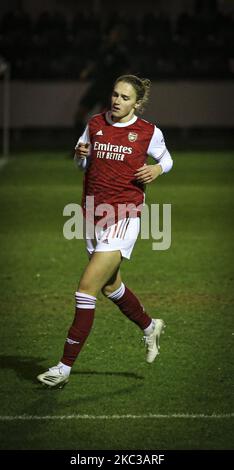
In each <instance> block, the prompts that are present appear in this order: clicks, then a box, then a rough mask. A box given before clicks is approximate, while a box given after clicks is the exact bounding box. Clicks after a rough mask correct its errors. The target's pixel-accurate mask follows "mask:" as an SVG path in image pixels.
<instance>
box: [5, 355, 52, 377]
mask: <svg viewBox="0 0 234 470" xmlns="http://www.w3.org/2000/svg"><path fill="white" fill-rule="evenodd" d="M43 361H45V358H44V357H29V356H3V355H2V356H0V368H1V369H12V370H14V371H15V372H16V374H17V375H18V377H21V378H24V379H27V380H30V381H32V377H35V376H36V375H38V374H39V373H40V372H41V370H42V362H43Z"/></svg>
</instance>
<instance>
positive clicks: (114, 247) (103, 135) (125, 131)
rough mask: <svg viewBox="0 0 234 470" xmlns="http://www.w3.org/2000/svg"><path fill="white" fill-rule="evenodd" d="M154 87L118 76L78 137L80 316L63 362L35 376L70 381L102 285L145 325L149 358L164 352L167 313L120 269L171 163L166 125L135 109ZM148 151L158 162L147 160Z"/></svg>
mask: <svg viewBox="0 0 234 470" xmlns="http://www.w3.org/2000/svg"><path fill="white" fill-rule="evenodd" d="M149 88H150V81H149V80H147V79H140V78H138V77H136V76H134V75H123V76H121V77H119V78H117V80H116V82H115V83H114V87H113V92H112V96H111V109H110V111H108V112H106V113H101V114H97V115H95V116H93V117H92V118H91V119H90V120H89V122H88V125H87V126H86V129H85V131H84V133H83V135H82V136H81V137H80V138H79V140H78V142H77V145H76V148H75V159H76V161H77V164H78V166H80V167H81V168H83V170H84V171H85V177H84V192H83V203H82V204H83V211H84V217H85V219H86V243H87V250H88V253H89V262H88V264H87V266H86V268H85V270H84V272H83V274H82V276H81V279H80V282H79V285H78V290H77V292H76V293H75V298H76V310H75V317H74V320H73V323H72V325H71V327H70V329H69V331H68V336H67V339H66V342H65V345H64V352H63V356H62V358H61V360H60V362H59V363H58V365H56V366H54V367H51V368H50V369H49V370H48V371H46V372H45V373H43V374H40V375H39V376H38V377H37V378H38V380H39V381H40V382H42V383H43V384H44V385H46V386H48V387H57V388H62V387H63V386H64V385H65V384H66V383H67V382H68V379H69V375H70V372H71V368H72V366H73V364H74V362H75V360H76V358H77V356H78V354H79V352H80V350H81V348H82V347H83V345H84V343H85V341H86V339H87V337H88V335H89V333H90V330H91V328H92V324H93V319H94V312H95V304H96V298H97V294H98V292H99V291H102V292H103V294H104V295H105V296H106V297H107V298H108V299H110V300H111V301H112V302H114V303H115V304H116V305H117V306H118V307H119V309H120V310H121V312H122V313H123V314H124V315H126V316H127V317H128V318H129V320H131V321H133V322H134V323H136V324H137V325H138V326H139V327H140V329H141V330H142V332H143V338H144V341H145V345H146V353H147V354H146V361H147V362H148V363H152V362H153V361H154V360H155V358H156V356H157V355H158V353H159V338H160V335H161V333H162V331H163V329H164V326H165V324H164V321H163V320H161V319H153V318H151V316H150V315H148V314H147V313H146V311H145V310H144V307H143V306H142V305H141V303H140V302H139V300H138V299H137V297H136V296H135V294H134V293H133V292H131V291H130V290H129V289H128V287H127V286H126V285H125V284H124V283H123V282H122V279H121V273H120V266H121V262H122V260H123V258H127V259H129V258H130V256H131V252H132V250H133V247H134V244H135V241H136V239H137V236H138V233H139V225H140V224H139V220H140V219H139V216H140V211H141V208H142V205H143V202H144V186H145V184H148V183H151V182H152V181H154V180H155V179H156V178H157V177H158V176H159V175H161V174H162V173H166V172H168V171H169V170H170V169H171V167H172V164H173V162H172V159H171V156H170V154H169V152H168V150H167V148H166V146H165V142H164V138H163V134H162V132H161V131H160V129H158V128H157V127H156V126H155V125H154V124H152V123H150V122H147V121H145V120H143V119H140V118H139V117H138V116H137V115H136V114H135V113H140V112H141V111H142V109H143V107H144V105H145V104H146V102H147V100H148V95H149ZM148 155H151V156H152V157H153V158H154V159H155V161H156V163H155V164H153V165H146V159H147V156H148ZM90 200H91V202H92V203H90ZM126 207H127V209H126ZM104 214H105V215H104ZM92 229H93V230H92ZM91 232H92V233H91Z"/></svg>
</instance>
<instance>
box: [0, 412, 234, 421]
mask: <svg viewBox="0 0 234 470" xmlns="http://www.w3.org/2000/svg"><path fill="white" fill-rule="evenodd" d="M230 418H234V413H226V414H225V413H224V414H216V413H212V414H210V415H208V414H184V413H181V414H180V413H178V414H177V413H175V414H174V413H173V414H148V415H99V416H95V415H61V416H59V415H58V416H56V415H51V416H50V415H47V416H36V415H19V416H0V421H33V420H35V421H38V420H39V421H42V420H72V419H74V420H79V419H81V420H82V419H87V420H111V419H119V420H120V419H230Z"/></svg>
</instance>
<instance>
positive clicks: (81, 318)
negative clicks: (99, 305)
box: [60, 292, 96, 367]
mask: <svg viewBox="0 0 234 470" xmlns="http://www.w3.org/2000/svg"><path fill="white" fill-rule="evenodd" d="M75 297H76V311H75V317H74V320H73V323H72V326H71V328H70V329H69V331H68V337H67V339H66V342H65V345H64V351H63V357H62V358H61V359H60V361H61V362H62V363H63V364H65V365H67V366H70V367H72V365H73V364H74V362H75V360H76V358H77V356H78V354H79V352H80V351H81V349H82V347H83V345H84V343H85V341H86V339H87V338H88V336H89V333H90V331H91V328H92V325H93V320H94V313H95V302H96V297H93V296H92V295H88V294H83V293H81V292H76V295H75Z"/></svg>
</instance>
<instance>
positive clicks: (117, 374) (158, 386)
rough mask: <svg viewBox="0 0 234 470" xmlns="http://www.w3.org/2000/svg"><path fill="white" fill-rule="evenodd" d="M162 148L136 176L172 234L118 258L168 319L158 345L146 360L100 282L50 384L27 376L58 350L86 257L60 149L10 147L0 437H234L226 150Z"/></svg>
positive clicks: (230, 165) (76, 183) (222, 443)
mask: <svg viewBox="0 0 234 470" xmlns="http://www.w3.org/2000/svg"><path fill="white" fill-rule="evenodd" d="M173 156H174V162H175V164H174V169H173V170H172V171H171V172H170V173H169V174H168V175H165V176H162V177H160V178H158V180H157V181H156V182H155V183H153V184H151V185H150V187H148V189H147V202H148V203H160V204H163V203H171V204H172V245H171V248H170V249H169V250H168V251H161V252H160V251H152V248H151V246H152V240H140V239H139V240H138V242H137V244H136V246H135V249H134V251H133V256H132V259H131V261H130V262H124V264H123V267H122V274H123V278H124V281H125V282H126V284H127V285H128V286H129V287H130V288H131V289H133V290H134V291H135V292H136V294H137V295H138V296H139V298H140V300H141V301H142V303H144V306H145V308H146V310H147V311H148V312H149V313H151V314H152V315H153V316H156V317H157V316H159V317H162V318H163V319H164V320H165V322H166V324H167V328H166V334H165V335H164V336H163V337H162V340H161V354H160V356H159V357H158V358H157V359H156V361H155V363H153V364H152V365H148V364H146V363H145V351H144V347H143V345H142V343H141V341H140V340H141V332H140V331H139V330H138V329H137V327H136V326H135V325H134V324H131V323H130V322H129V321H128V320H127V319H126V318H125V317H124V316H123V315H122V314H121V313H120V312H119V311H118V309H117V308H116V307H115V306H113V304H111V303H110V302H108V300H106V299H105V298H104V297H102V296H101V295H100V296H99V299H98V302H97V309H96V318H95V323H94V328H93V330H92V332H91V335H90V337H89V339H88V342H87V344H86V347H85V348H84V349H83V351H82V353H81V354H80V356H79V359H78V360H77V362H76V364H75V366H74V369H73V373H72V375H71V379H70V382H69V384H68V385H67V386H66V387H65V388H64V389H63V390H56V391H51V390H44V389H43V388H41V386H40V384H38V383H37V382H36V380H35V377H36V376H37V374H39V373H40V372H42V371H44V370H45V369H46V368H47V367H48V366H51V365H54V364H56V362H57V360H58V359H59V358H60V355H61V352H62V349H63V343H64V339H65V337H66V333H67V329H68V327H69V325H70V322H71V320H72V318H73V311H74V292H75V290H76V285H77V281H78V279H79V277H80V274H81V272H82V270H83V268H84V266H85V263H86V253H85V249H84V243H83V241H82V240H72V241H67V240H65V239H64V237H63V231H62V229H63V224H64V222H65V220H66V219H65V218H64V217H63V208H64V206H65V204H68V203H70V202H75V203H79V202H80V197H81V191H82V176H81V174H80V173H79V172H78V171H77V170H76V169H75V167H74V166H73V162H72V161H71V160H69V159H68V158H66V157H65V154H63V153H54V154H53V153H44V154H39V153H37V154H27V155H17V156H13V157H12V158H11V159H10V161H9V163H8V164H7V165H6V166H5V167H3V168H2V169H1V171H0V197H1V204H0V211H1V215H0V220H1V233H0V243H1V254H0V263H1V271H0V291H1V304H0V308H1V316H0V370H1V392H0V394H1V395H0V396H1V402H0V403H1V412H0V415H1V417H0V430H1V439H0V443H1V444H0V446H1V449H101V450H102V449H147V450H150V449H230V448H233V441H234V439H233V438H234V432H233V417H234V414H233V411H234V409H233V408H234V406H233V396H234V394H233V391H234V390H233V341H234V321H233V292H234V286H233V280H234V274H233V246H232V242H233V237H234V233H233V232H234V231H233V229H234V223H233V200H234V199H233V192H232V188H233V169H234V154H233V153H231V152H205V153H185V152H184V153H182V152H180V153H179V152H177V153H175V154H174V155H173ZM150 414H152V415H154V417H151V418H150ZM181 414H182V415H186V416H187V415H188V416H187V417H185V416H184V417H180V416H178V415H181ZM126 415H128V417H126ZM156 415H163V416H161V417H160V416H158V417H156ZM191 415H194V416H193V417H192V416H191ZM211 415H212V416H213V417H211ZM72 416H73V417H72ZM79 416H80V418H79ZM114 416H115V417H114ZM124 416H125V417H124ZM100 417H103V418H102V419H101V418H100Z"/></svg>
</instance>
